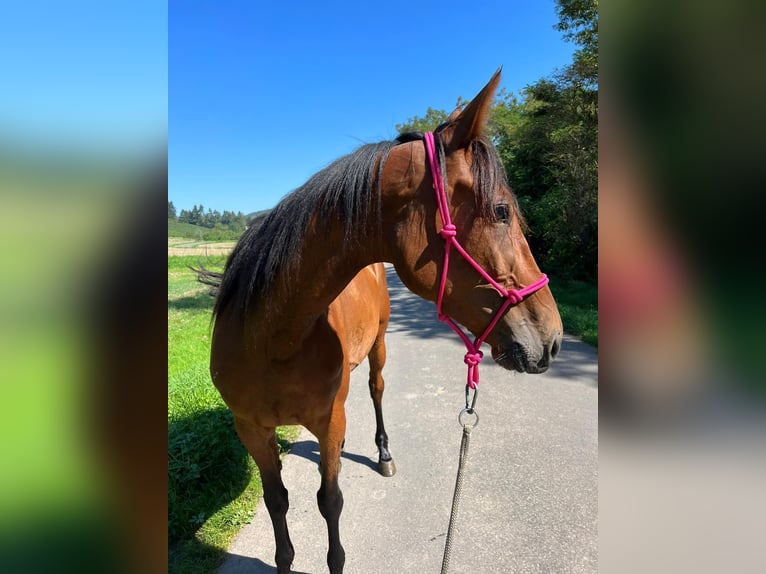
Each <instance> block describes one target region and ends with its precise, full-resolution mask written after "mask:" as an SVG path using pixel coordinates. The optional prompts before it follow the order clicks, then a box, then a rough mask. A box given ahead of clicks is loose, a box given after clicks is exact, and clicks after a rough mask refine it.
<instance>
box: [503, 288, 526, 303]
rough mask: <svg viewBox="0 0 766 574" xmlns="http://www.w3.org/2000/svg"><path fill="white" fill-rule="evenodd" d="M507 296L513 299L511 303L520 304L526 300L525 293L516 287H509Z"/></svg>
mask: <svg viewBox="0 0 766 574" xmlns="http://www.w3.org/2000/svg"><path fill="white" fill-rule="evenodd" d="M505 296H506V297H507V298H508V299H510V300H511V305H518V304H519V303H521V302H522V301H523V300H524V295H522V294H521V293H519V292H518V291H517V290H516V289H508V291H507V292H506V295H505Z"/></svg>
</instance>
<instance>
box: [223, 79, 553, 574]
mask: <svg viewBox="0 0 766 574" xmlns="http://www.w3.org/2000/svg"><path fill="white" fill-rule="evenodd" d="M499 81H500V73H499V71H498V72H497V73H496V74H495V75H494V76H493V78H492V79H491V80H490V82H489V83H488V84H487V86H485V87H484V89H483V90H482V91H481V92H480V93H479V94H478V96H477V97H476V98H475V99H474V100H473V101H472V102H471V103H470V104H469V105H468V106H467V107H466V108H465V109H464V110H463V111H462V112H460V111H455V112H454V113H453V114H452V116H450V119H449V120H448V121H447V122H445V123H444V124H442V125H441V126H439V128H437V129H436V131H435V139H436V144H437V149H438V150H439V162H440V165H441V171H442V173H443V174H445V176H446V181H447V182H448V183H447V186H446V192H447V196H448V198H449V199H448V202H449V210H450V213H451V217H452V221H453V222H454V224H455V225H456V227H457V230H458V232H457V233H458V234H457V239H458V240H459V241H460V243H461V245H463V246H464V248H465V249H466V251H467V252H468V253H469V254H470V255H471V256H472V257H473V258H474V260H475V261H476V262H477V263H478V264H479V265H481V266H482V267H483V268H484V269H485V270H487V272H488V273H489V274H490V275H491V276H492V277H493V278H494V279H495V280H496V281H497V282H498V283H499V284H500V285H503V286H506V287H507V288H509V289H510V288H519V287H521V286H524V285H528V284H530V283H532V282H533V281H535V280H536V279H538V278H539V277H540V270H539V269H538V267H537V264H536V263H535V260H534V259H533V257H532V254H531V253H530V251H529V247H528V245H527V242H526V240H525V238H524V235H523V233H522V219H521V215H520V213H519V212H518V207H517V204H516V201H515V198H514V196H513V195H512V194H511V192H510V189H509V188H508V185H507V184H506V183H505V177H504V175H503V169H502V166H501V164H500V162H499V159H498V157H497V154H496V153H495V151H494V149H493V148H492V145H491V144H490V143H489V140H488V139H487V138H486V136H484V135H483V133H482V132H483V129H484V125H485V122H486V118H487V115H488V112H489V108H490V105H491V103H492V98H493V95H494V92H495V90H496V88H497V85H498V83H499ZM432 184H433V181H432V176H431V173H430V171H429V168H428V167H427V162H426V157H425V151H424V144H423V134H406V135H404V136H400V137H399V138H398V139H397V140H394V141H391V142H383V143H379V144H370V145H364V146H362V147H361V148H359V149H358V150H357V151H355V152H354V153H352V154H350V155H349V156H346V157H343V158H341V159H339V160H337V161H336V162H335V163H333V164H332V165H330V166H329V167H327V168H326V169H325V170H323V171H321V172H319V173H318V174H316V175H314V176H313V177H312V178H311V179H310V180H309V181H308V182H307V183H306V184H305V185H304V186H302V187H300V188H299V189H297V190H296V191H294V192H293V193H291V194H290V195H288V196H287V197H285V198H284V199H283V200H282V201H281V202H280V203H279V204H278V205H277V206H276V207H275V208H274V209H273V210H272V212H271V213H270V214H269V215H268V216H267V217H266V219H265V220H264V221H263V222H262V224H261V225H260V226H258V227H257V228H256V227H252V228H250V229H248V231H246V232H245V234H244V235H243V236H242V238H241V239H240V241H239V243H238V244H237V246H236V247H235V249H234V251H233V252H232V254H231V256H230V257H229V259H228V261H227V263H226V268H225V271H224V273H223V276H222V277H220V279H221V281H220V288H219V291H218V296H217V299H216V303H215V308H214V317H215V327H214V333H213V342H212V354H211V361H210V373H211V376H212V379H213V382H214V383H215V386H216V387H217V388H218V390H219V391H220V393H221V396H222V397H223V399H224V401H226V404H227V405H228V406H229V408H230V409H231V411H232V412H233V414H234V421H235V426H236V429H237V433H238V434H239V437H240V439H241V440H242V442H243V443H244V444H245V446H246V447H247V450H248V451H249V452H250V454H251V455H252V457H253V459H254V460H255V463H256V464H257V465H258V468H259V469H260V472H261V479H262V481H263V492H264V499H265V502H266V507H267V508H268V511H269V514H270V516H271V520H272V523H273V527H274V536H275V539H276V556H275V560H276V565H277V570H278V572H280V573H287V572H289V571H290V566H291V564H292V560H293V557H294V554H295V553H294V550H293V545H292V543H291V541H290V537H289V534H288V529H287V521H286V514H287V509H288V499H287V490H286V489H285V486H284V484H283V483H282V479H281V476H280V468H281V464H280V461H279V457H278V453H277V446H276V442H275V436H274V430H275V427H276V426H278V425H285V424H300V425H303V426H304V427H306V428H307V429H308V430H309V431H311V433H313V434H314V435H315V436H316V437H317V439H318V441H319V450H320V460H321V463H320V471H321V486H320V489H319V491H318V493H317V500H318V504H319V510H320V512H321V513H322V516H323V517H324V518H325V520H326V521H327V528H328V533H329V550H328V553H327V564H328V566H329V569H330V572H331V573H340V572H342V571H343V565H344V562H345V552H344V550H343V547H342V546H341V543H340V538H339V532H338V522H339V518H340V514H341V510H342V508H343V496H342V494H341V491H340V488H339V486H338V472H339V470H340V455H341V449H342V445H343V441H344V437H345V432H346V415H345V401H346V397H347V395H348V390H349V389H348V385H349V375H350V373H351V371H352V370H353V369H354V368H355V367H356V366H357V365H358V364H359V363H361V362H362V361H363V360H364V358H365V357H367V358H368V359H369V364H370V393H371V395H372V399H373V402H374V406H375V415H376V419H377V420H376V422H377V430H376V435H375V442H376V444H377V445H378V448H379V456H380V458H379V468H380V471H381V473H382V474H384V475H389V476H390V475H391V474H393V472H394V466H393V460H392V458H391V455H390V453H389V451H388V437H387V435H386V431H385V428H384V426H383V416H382V412H381V397H382V393H383V378H382V377H381V370H382V368H383V365H384V363H385V360H386V348H385V344H384V341H383V337H384V334H385V331H386V326H387V324H388V318H389V302H388V293H387V289H386V281H385V272H384V269H383V266H382V264H381V263H380V262H390V263H393V265H394V267H395V269H396V272H397V273H398V275H399V277H400V278H401V279H402V281H403V282H404V284H405V285H406V286H407V287H408V288H409V289H410V290H411V291H413V292H414V293H416V294H417V295H419V296H421V297H423V298H425V299H428V300H431V301H435V300H436V298H437V295H438V289H439V281H440V276H441V268H442V265H443V254H444V249H445V247H444V242H443V241H442V239H441V237H440V236H439V227H440V225H441V223H440V219H439V214H438V211H437V203H436V198H435V195H434V190H433V187H432ZM501 303H502V298H501V297H500V296H499V295H498V292H497V291H496V290H495V289H494V288H492V287H491V286H490V285H489V284H488V283H487V282H486V281H485V280H484V279H483V278H482V277H481V276H480V275H479V274H478V273H477V272H476V270H475V269H473V268H472V267H471V266H470V265H469V264H468V263H466V262H465V261H464V260H463V259H460V258H455V259H454V260H453V263H452V264H451V265H450V266H449V270H448V274H447V282H446V290H445V294H444V301H443V311H444V313H446V314H448V315H450V316H451V317H453V318H454V319H455V320H456V321H458V322H459V323H461V324H462V325H463V326H465V327H466V328H467V329H468V330H470V331H471V332H472V333H474V334H475V335H478V334H479V333H481V332H482V331H483V330H484V329H485V327H486V326H487V325H488V324H490V321H491V319H492V316H493V314H494V311H495V310H497V309H499V308H500V307H501ZM561 336H562V326H561V319H560V318H559V314H558V311H557V309H556V304H555V302H554V300H553V296H552V295H551V292H550V290H549V289H548V287H544V288H542V289H540V290H539V291H537V292H535V293H534V294H532V295H531V296H529V297H528V298H526V299H525V300H524V301H523V302H521V303H520V304H518V305H515V306H513V307H510V308H509V310H508V311H507V312H506V313H505V314H504V315H503V316H502V318H501V319H500V321H499V322H498V323H497V324H496V325H495V327H494V328H493V329H492V331H491V332H490V333H489V335H488V336H487V338H486V342H487V343H488V344H489V345H490V346H491V347H492V356H493V358H494V359H495V361H496V362H498V363H499V364H500V365H502V366H503V367H505V368H507V369H513V370H517V371H521V372H529V373H540V372H543V371H545V370H546V369H547V368H548V364H549V362H550V360H551V359H552V358H553V357H555V355H556V353H557V352H558V349H559V348H560V344H561Z"/></svg>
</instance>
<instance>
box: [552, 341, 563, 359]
mask: <svg viewBox="0 0 766 574" xmlns="http://www.w3.org/2000/svg"><path fill="white" fill-rule="evenodd" d="M560 350H561V337H556V339H554V341H553V345H551V359H555V358H556V355H558V354H559V351H560Z"/></svg>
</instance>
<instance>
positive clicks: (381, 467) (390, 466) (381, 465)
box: [378, 459, 396, 477]
mask: <svg viewBox="0 0 766 574" xmlns="http://www.w3.org/2000/svg"><path fill="white" fill-rule="evenodd" d="M378 472H379V473H380V474H382V475H383V476H386V477H389V476H394V475H395V474H396V465H395V464H394V461H393V459H391V460H381V461H379V462H378Z"/></svg>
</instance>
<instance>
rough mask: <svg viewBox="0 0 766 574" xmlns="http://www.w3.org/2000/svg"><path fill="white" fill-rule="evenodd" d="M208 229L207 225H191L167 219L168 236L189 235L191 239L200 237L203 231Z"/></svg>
mask: <svg viewBox="0 0 766 574" xmlns="http://www.w3.org/2000/svg"><path fill="white" fill-rule="evenodd" d="M207 231H210V230H209V229H208V228H207V227H202V226H200V225H192V224H191V223H181V222H180V221H176V220H174V219H168V237H189V238H191V239H202V236H203V235H204V234H205V232H207Z"/></svg>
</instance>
